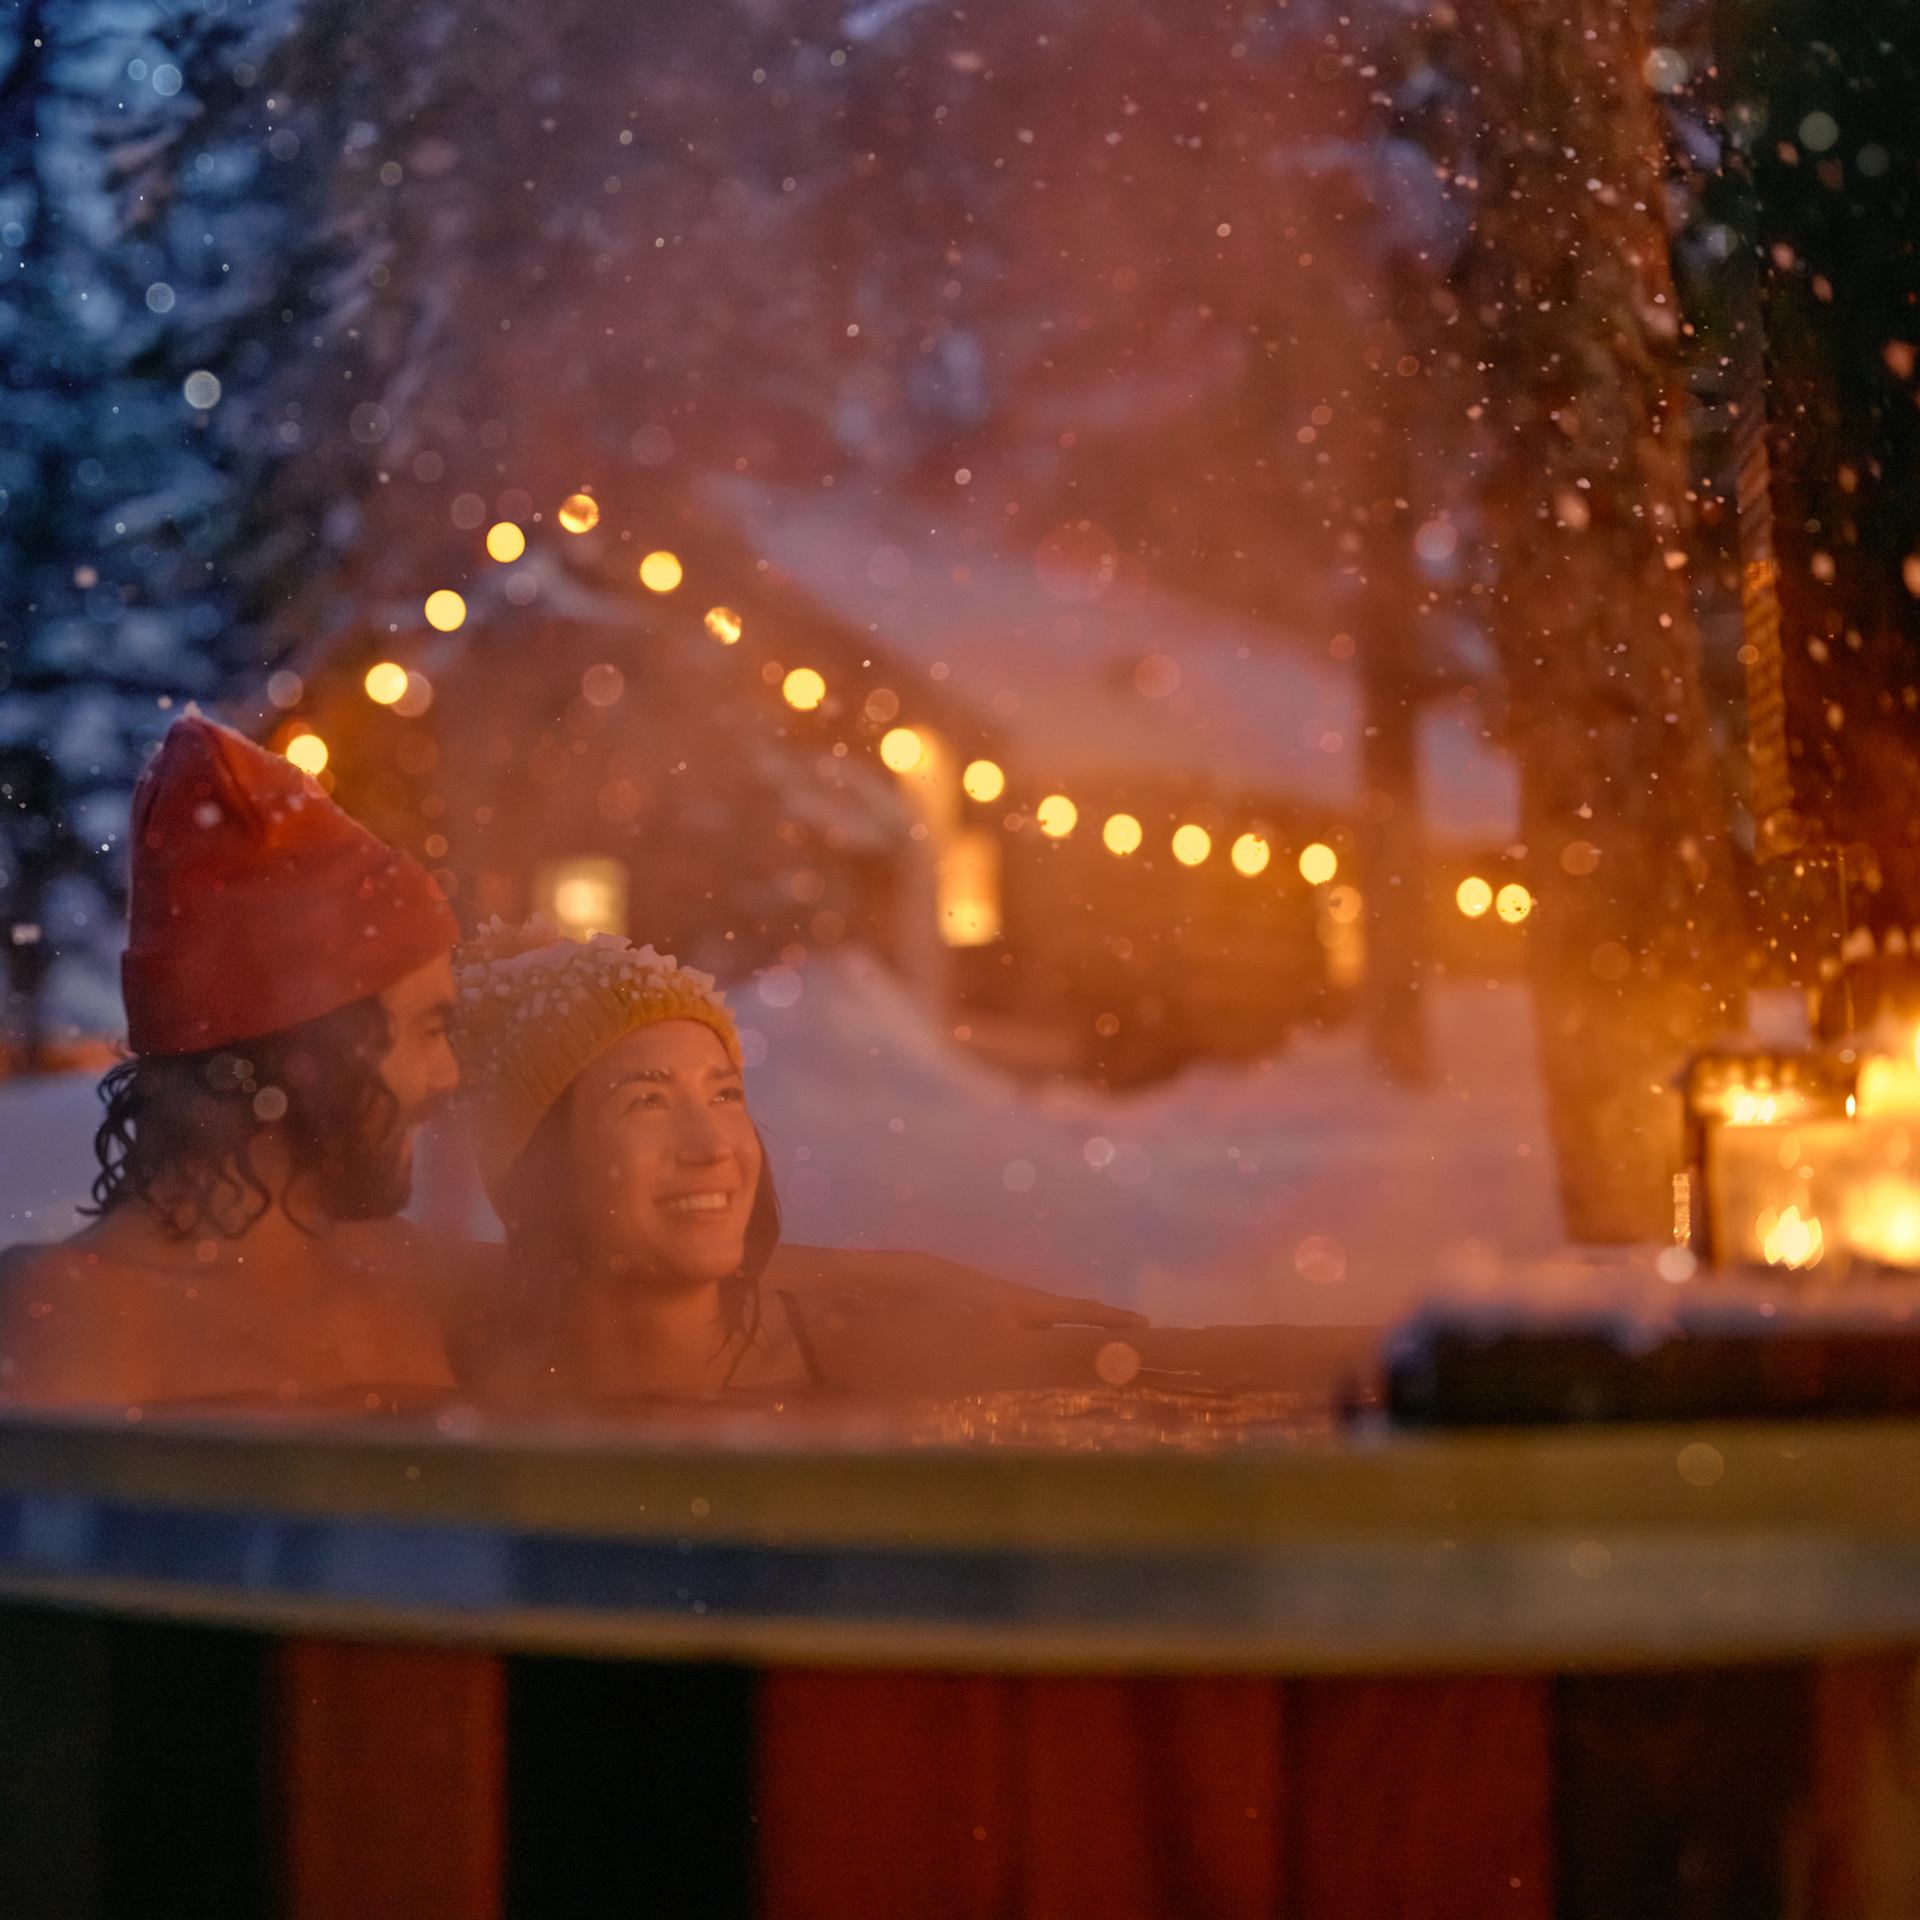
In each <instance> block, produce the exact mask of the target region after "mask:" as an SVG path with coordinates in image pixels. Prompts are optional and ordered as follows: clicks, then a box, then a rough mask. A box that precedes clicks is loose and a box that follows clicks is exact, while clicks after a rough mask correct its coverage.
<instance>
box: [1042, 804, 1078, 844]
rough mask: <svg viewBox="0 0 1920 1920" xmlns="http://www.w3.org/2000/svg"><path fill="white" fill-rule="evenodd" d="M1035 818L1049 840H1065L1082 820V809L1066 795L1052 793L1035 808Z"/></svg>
mask: <svg viewBox="0 0 1920 1920" xmlns="http://www.w3.org/2000/svg"><path fill="white" fill-rule="evenodd" d="M1033 817H1034V818H1035V819H1036V820H1038V821H1039V823H1040V831H1041V832H1042V833H1044V834H1045V835H1046V836H1047V838H1048V839H1049V840H1064V839H1065V838H1066V837H1067V835H1068V834H1070V833H1071V832H1072V831H1073V829H1074V824H1075V822H1076V821H1078V820H1079V818H1080V809H1079V808H1078V807H1076V806H1075V805H1074V804H1073V802H1072V801H1071V800H1069V799H1068V798H1067V796H1066V795H1065V794H1064V793H1050V794H1048V795H1047V797H1046V798H1045V799H1044V800H1042V801H1041V802H1040V804H1039V805H1038V806H1037V807H1035V808H1034V810H1033Z"/></svg>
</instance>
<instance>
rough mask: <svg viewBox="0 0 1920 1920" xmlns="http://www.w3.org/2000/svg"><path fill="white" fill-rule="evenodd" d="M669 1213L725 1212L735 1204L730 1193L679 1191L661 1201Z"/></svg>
mask: <svg viewBox="0 0 1920 1920" xmlns="http://www.w3.org/2000/svg"><path fill="white" fill-rule="evenodd" d="M660 1204H661V1205H662V1206H663V1207H665V1208H666V1210H667V1211H668V1212H669V1213H725V1212H726V1210H727V1208H728V1207H729V1206H731V1205H732V1204H733V1195H732V1194H730V1193H677V1194H675V1195H674V1196H673V1198H672V1199H670V1200H663V1201H661V1203H660Z"/></svg>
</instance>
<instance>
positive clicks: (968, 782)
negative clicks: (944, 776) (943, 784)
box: [960, 760, 1007, 805]
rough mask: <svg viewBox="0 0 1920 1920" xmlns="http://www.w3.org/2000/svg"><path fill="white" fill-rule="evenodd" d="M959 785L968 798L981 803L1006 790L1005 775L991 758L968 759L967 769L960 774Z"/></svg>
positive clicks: (996, 798) (995, 797)
mask: <svg viewBox="0 0 1920 1920" xmlns="http://www.w3.org/2000/svg"><path fill="white" fill-rule="evenodd" d="M960 785H961V787H962V788H963V789H964V790H965V792H966V796H967V798H968V799H969V800H978V801H980V802H981V803H982V804H983V805H984V804H985V803H986V802H987V801H989V800H998V799H999V798H1000V796H1001V795H1002V794H1003V793H1005V792H1006V790H1007V776H1006V775H1005V774H1004V773H1002V772H1001V771H1000V769H999V767H998V766H997V765H996V764H995V763H994V762H993V761H991V760H969V761H968V762H967V770H966V772H965V773H963V774H962V775H961V776H960Z"/></svg>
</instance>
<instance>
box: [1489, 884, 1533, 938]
mask: <svg viewBox="0 0 1920 1920" xmlns="http://www.w3.org/2000/svg"><path fill="white" fill-rule="evenodd" d="M1493 910H1494V912H1495V913H1497V914H1498V915H1499V916H1500V918H1501V919H1502V920H1504V921H1505V922H1506V923H1507V925H1508V926H1510V927H1517V926H1518V925H1519V924H1520V922H1521V921H1522V920H1524V919H1525V918H1526V917H1527V915H1528V914H1530V913H1531V912H1532V911H1533V895H1532V894H1530V893H1529V892H1528V891H1527V890H1526V888H1525V887H1523V886H1522V885H1521V884H1520V882H1519V881H1518V880H1509V881H1508V882H1507V884H1506V885H1505V886H1504V887H1502V888H1501V889H1500V891H1499V892H1498V893H1497V894H1495V895H1494V897H1493Z"/></svg>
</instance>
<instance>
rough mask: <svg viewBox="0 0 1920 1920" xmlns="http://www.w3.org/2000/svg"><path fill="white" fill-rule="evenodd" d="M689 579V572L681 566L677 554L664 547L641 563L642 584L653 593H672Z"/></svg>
mask: <svg viewBox="0 0 1920 1920" xmlns="http://www.w3.org/2000/svg"><path fill="white" fill-rule="evenodd" d="M686 577H687V570H686V568H684V567H683V566H682V565H681V564H680V556H679V555H678V554H677V553H669V552H667V550H666V549H665V548H664V547H661V548H657V549H656V550H655V551H654V552H652V553H650V554H648V555H647V557H646V558H645V559H644V560H642V561H641V562H640V584H641V585H642V586H643V587H645V588H647V589H648V591H649V592H652V593H671V592H672V591H673V590H674V588H675V587H677V586H678V585H679V584H680V582H681V581H682V580H684V579H685V578H686Z"/></svg>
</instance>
